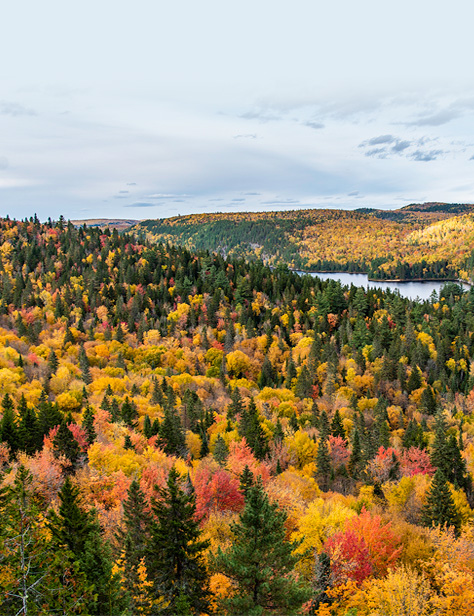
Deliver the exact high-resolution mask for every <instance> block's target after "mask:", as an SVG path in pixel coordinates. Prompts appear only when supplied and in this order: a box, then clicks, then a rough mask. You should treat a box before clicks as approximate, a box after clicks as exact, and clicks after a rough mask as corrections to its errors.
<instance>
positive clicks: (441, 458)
mask: <svg viewBox="0 0 474 616" xmlns="http://www.w3.org/2000/svg"><path fill="white" fill-rule="evenodd" d="M446 431H447V427H446V420H445V418H444V413H443V411H440V412H438V414H437V415H436V427H435V438H434V441H433V448H432V451H431V456H430V457H431V464H432V465H433V466H434V467H435V468H440V469H441V470H442V471H443V472H444V471H445V470H447V465H448V464H449V461H448V444H447V438H446Z"/></svg>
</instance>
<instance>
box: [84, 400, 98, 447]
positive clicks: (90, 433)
mask: <svg viewBox="0 0 474 616" xmlns="http://www.w3.org/2000/svg"><path fill="white" fill-rule="evenodd" d="M94 415H95V414H94V410H93V409H92V407H90V406H86V408H85V409H84V415H83V417H82V427H83V428H84V430H85V431H86V435H87V442H88V443H89V445H92V443H93V442H94V441H95V439H96V438H97V432H96V431H95V428H94Z"/></svg>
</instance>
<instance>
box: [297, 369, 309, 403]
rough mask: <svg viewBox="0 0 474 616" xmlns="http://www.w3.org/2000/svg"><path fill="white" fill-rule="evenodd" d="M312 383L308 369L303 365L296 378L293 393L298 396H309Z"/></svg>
mask: <svg viewBox="0 0 474 616" xmlns="http://www.w3.org/2000/svg"><path fill="white" fill-rule="evenodd" d="M312 385H313V384H312V381H311V375H310V373H309V370H308V368H307V367H306V366H303V367H302V368H301V370H300V373H299V375H298V378H297V379H296V385H295V394H296V395H297V396H298V398H310V397H311V394H312Z"/></svg>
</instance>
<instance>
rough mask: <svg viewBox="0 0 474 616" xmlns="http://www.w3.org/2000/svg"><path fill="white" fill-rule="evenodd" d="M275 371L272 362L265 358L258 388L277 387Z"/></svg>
mask: <svg viewBox="0 0 474 616" xmlns="http://www.w3.org/2000/svg"><path fill="white" fill-rule="evenodd" d="M275 378H276V375H275V371H274V369H273V366H272V364H271V361H270V360H269V359H268V357H267V356H265V359H264V360H263V364H262V371H261V372H260V376H259V378H258V386H259V387H260V389H263V388H264V387H273V386H274V385H275Z"/></svg>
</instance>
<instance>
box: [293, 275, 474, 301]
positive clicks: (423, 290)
mask: <svg viewBox="0 0 474 616" xmlns="http://www.w3.org/2000/svg"><path fill="white" fill-rule="evenodd" d="M298 273H299V274H304V273H310V274H311V276H317V277H318V278H321V280H339V282H340V283H341V284H343V285H349V286H350V285H351V284H353V285H355V286H357V287H365V288H366V289H367V288H369V287H372V288H379V289H390V291H398V292H399V293H400V295H401V296H402V297H407V298H408V299H413V300H415V299H421V300H425V299H429V298H430V295H431V294H432V293H433V291H436V293H439V291H440V289H441V288H442V287H443V286H444V285H445V284H446V283H445V282H442V281H439V282H436V281H434V282H433V281H431V282H383V281H380V282H379V281H373V280H369V277H368V276H367V274H348V273H347V272H298ZM462 286H463V288H464V289H468V288H469V287H468V286H467V285H465V284H463V285H462Z"/></svg>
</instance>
